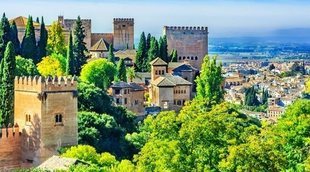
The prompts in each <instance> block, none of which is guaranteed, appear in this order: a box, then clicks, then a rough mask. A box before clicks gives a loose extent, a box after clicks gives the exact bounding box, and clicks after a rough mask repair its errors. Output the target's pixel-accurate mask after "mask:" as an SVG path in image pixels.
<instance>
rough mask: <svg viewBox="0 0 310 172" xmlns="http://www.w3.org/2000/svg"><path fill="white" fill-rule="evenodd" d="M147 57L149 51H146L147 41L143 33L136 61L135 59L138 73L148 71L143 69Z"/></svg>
mask: <svg viewBox="0 0 310 172" xmlns="http://www.w3.org/2000/svg"><path fill="white" fill-rule="evenodd" d="M146 57H147V51H146V40H145V34H144V32H142V34H141V36H140V42H139V47H138V51H137V54H136V59H135V65H136V71H138V72H144V71H146V70H145V69H144V67H143V61H144V59H146Z"/></svg>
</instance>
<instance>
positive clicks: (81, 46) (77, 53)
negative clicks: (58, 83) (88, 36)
mask: <svg viewBox="0 0 310 172" xmlns="http://www.w3.org/2000/svg"><path fill="white" fill-rule="evenodd" d="M73 35H74V43H73V47H74V48H73V54H74V58H75V61H76V73H75V75H79V74H80V73H81V70H82V66H83V65H84V64H86V60H87V58H86V55H85V52H87V49H86V43H85V42H84V38H85V30H84V27H83V25H82V21H81V17H80V16H78V18H77V20H76V23H75V27H74V31H73Z"/></svg>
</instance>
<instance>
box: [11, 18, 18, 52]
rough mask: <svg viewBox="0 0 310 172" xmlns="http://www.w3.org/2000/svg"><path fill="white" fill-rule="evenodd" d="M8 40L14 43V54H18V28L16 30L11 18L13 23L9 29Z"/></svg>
mask: <svg viewBox="0 0 310 172" xmlns="http://www.w3.org/2000/svg"><path fill="white" fill-rule="evenodd" d="M10 40H11V41H12V43H13V45H14V50H15V54H16V55H18V54H20V42H19V39H18V30H17V26H16V23H15V21H14V20H13V23H12V25H11V30H10Z"/></svg>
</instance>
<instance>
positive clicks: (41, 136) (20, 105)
mask: <svg viewBox="0 0 310 172" xmlns="http://www.w3.org/2000/svg"><path fill="white" fill-rule="evenodd" d="M14 113H15V114H14V120H15V123H18V124H19V127H20V129H21V130H22V135H23V139H22V145H23V146H22V160H23V161H24V162H26V163H32V164H33V165H34V166H36V165H38V164H40V163H42V162H43V161H45V160H46V159H48V158H49V157H51V156H52V155H55V154H57V150H58V149H59V148H60V147H62V146H71V145H76V144H77V142H78V125H77V81H76V79H75V78H74V77H73V78H65V77H60V78H58V77H54V78H51V77H47V78H44V77H37V76H35V77H16V78H15V103H14Z"/></svg>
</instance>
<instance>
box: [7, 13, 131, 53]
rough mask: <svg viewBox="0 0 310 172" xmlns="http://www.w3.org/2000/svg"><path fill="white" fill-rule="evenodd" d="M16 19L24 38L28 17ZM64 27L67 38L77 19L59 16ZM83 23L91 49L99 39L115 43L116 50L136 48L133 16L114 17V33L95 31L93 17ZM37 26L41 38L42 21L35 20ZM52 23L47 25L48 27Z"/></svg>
mask: <svg viewBox="0 0 310 172" xmlns="http://www.w3.org/2000/svg"><path fill="white" fill-rule="evenodd" d="M13 21H15V23H16V26H17V29H18V38H19V40H20V41H22V40H23V37H24V35H25V30H26V24H27V21H28V19H27V18H26V17H23V16H19V17H16V18H14V19H11V20H10V23H12V22H13ZM57 21H58V22H59V23H60V24H61V26H62V28H63V32H64V35H65V38H66V40H68V38H69V33H70V31H73V28H74V25H75V22H76V19H66V18H64V16H58V20H57ZM81 21H82V25H83V27H84V30H85V39H84V41H85V43H86V48H87V49H91V47H92V46H94V45H95V44H96V43H97V42H98V41H100V40H101V39H102V40H104V42H105V43H106V46H107V47H109V45H110V44H113V45H114V49H115V50H127V49H129V50H131V49H134V19H133V18H114V19H113V32H112V33H93V32H92V21H91V19H81ZM33 24H34V28H35V35H36V39H37V40H39V38H40V23H37V22H33ZM49 27H50V25H46V28H47V30H48V28H49Z"/></svg>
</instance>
